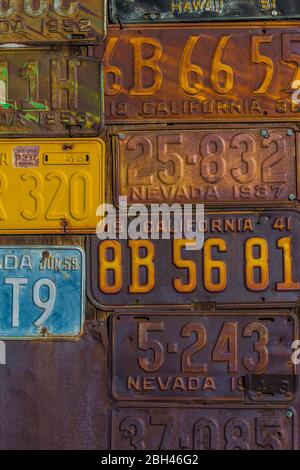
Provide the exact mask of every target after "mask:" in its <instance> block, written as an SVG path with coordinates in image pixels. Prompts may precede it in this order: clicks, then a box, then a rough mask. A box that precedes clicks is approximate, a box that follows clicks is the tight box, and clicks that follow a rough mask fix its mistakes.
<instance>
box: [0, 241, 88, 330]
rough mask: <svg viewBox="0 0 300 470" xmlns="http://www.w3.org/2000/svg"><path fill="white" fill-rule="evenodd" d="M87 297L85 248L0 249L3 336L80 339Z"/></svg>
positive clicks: (1, 326) (0, 294) (1, 324)
mask: <svg viewBox="0 0 300 470" xmlns="http://www.w3.org/2000/svg"><path fill="white" fill-rule="evenodd" d="M84 299H85V254H84V252H83V250H82V249H81V248H79V247H65V246H64V247H53V246H34V247H32V246H28V247H27V246H25V247H15V246H5V247H4V246H2V247H0V338H3V339H21V338H22V339H63V338H66V339H68V338H76V337H78V336H79V335H80V334H81V332H82V325H83V314H84Z"/></svg>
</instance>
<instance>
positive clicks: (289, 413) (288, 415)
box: [286, 410, 293, 418]
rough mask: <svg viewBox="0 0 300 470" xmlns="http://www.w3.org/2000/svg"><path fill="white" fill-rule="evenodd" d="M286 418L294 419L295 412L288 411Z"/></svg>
mask: <svg viewBox="0 0 300 470" xmlns="http://www.w3.org/2000/svg"><path fill="white" fill-rule="evenodd" d="M286 417H287V418H292V417H293V412H292V411H290V410H288V411H287V412H286Z"/></svg>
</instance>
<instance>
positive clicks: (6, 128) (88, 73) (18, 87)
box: [0, 48, 103, 137]
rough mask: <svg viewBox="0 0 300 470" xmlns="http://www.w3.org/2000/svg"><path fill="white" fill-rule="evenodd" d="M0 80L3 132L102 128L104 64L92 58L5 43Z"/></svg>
mask: <svg viewBox="0 0 300 470" xmlns="http://www.w3.org/2000/svg"><path fill="white" fill-rule="evenodd" d="M87 77H88V83H87ZM0 86H1V90H2V92H1V97H0V136H7V137H9V136H13V137H26V136H36V137H44V136H48V137H49V136H57V137H71V136H73V135H80V136H81V135H82V136H96V135H98V134H99V132H100V130H101V128H102V124H103V119H102V96H101V92H102V91H103V88H102V85H101V69H100V65H99V62H98V61H97V60H95V59H93V58H89V57H81V56H72V55H71V53H70V52H69V51H68V50H62V49H61V50H51V49H32V48H17V49H13V48H7V49H2V50H1V51H0Z"/></svg>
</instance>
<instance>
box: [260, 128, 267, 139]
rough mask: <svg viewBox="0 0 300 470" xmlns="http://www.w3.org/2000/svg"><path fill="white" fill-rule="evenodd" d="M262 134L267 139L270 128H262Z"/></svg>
mask: <svg viewBox="0 0 300 470" xmlns="http://www.w3.org/2000/svg"><path fill="white" fill-rule="evenodd" d="M260 135H261V136H262V137H264V139H266V138H267V137H269V131H268V129H262V130H261V131H260Z"/></svg>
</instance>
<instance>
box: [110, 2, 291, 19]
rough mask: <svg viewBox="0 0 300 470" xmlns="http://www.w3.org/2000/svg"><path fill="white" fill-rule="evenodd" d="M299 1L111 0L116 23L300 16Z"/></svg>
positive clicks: (111, 9)
mask: <svg viewBox="0 0 300 470" xmlns="http://www.w3.org/2000/svg"><path fill="white" fill-rule="evenodd" d="M299 17H300V5H299V2H298V0H235V1H228V0H170V1H169V0H155V1H153V0H135V1H133V2H132V1H131V2H124V0H111V2H110V18H111V20H112V21H113V22H114V23H118V22H121V23H159V22H163V23H164V22H173V21H181V22H187V21H194V22H197V21H225V20H228V21H234V20H255V19H256V20H258V19H268V20H274V19H279V18H299Z"/></svg>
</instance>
